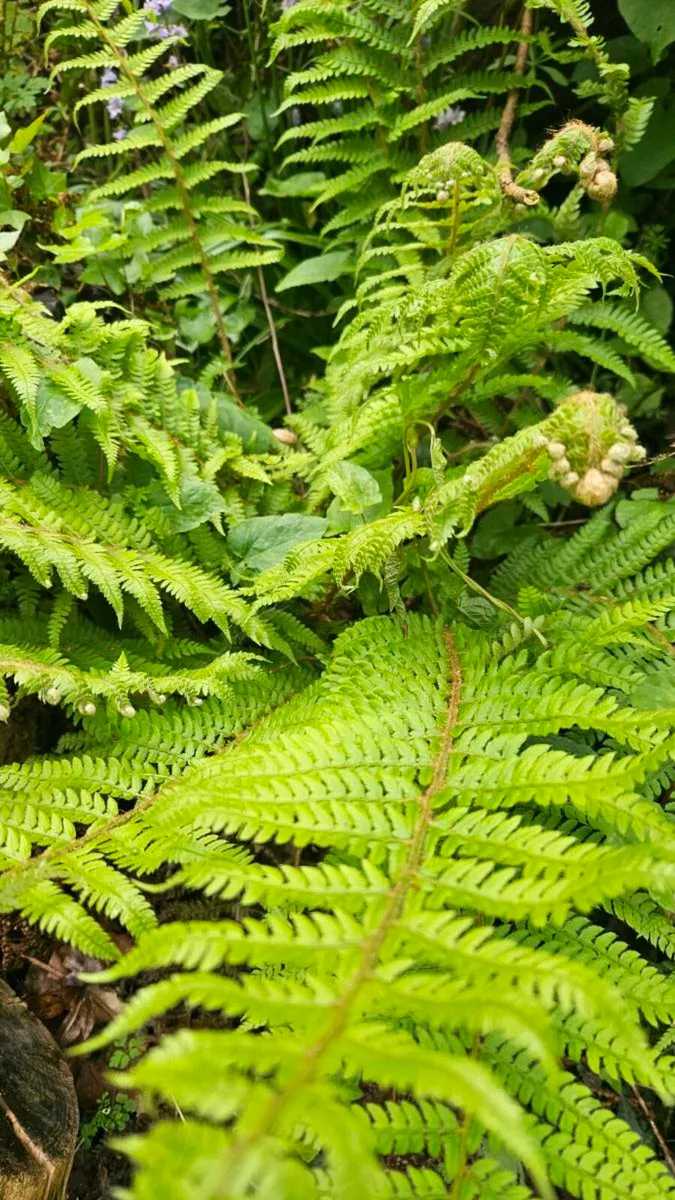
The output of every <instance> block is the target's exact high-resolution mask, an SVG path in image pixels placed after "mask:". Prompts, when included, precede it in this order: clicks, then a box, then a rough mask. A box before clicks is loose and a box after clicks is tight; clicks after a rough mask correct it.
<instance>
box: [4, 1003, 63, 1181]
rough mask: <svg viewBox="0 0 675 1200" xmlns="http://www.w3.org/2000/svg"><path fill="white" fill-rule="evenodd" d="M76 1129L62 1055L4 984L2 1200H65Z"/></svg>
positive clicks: (35, 1019) (23, 1005)
mask: <svg viewBox="0 0 675 1200" xmlns="http://www.w3.org/2000/svg"><path fill="white" fill-rule="evenodd" d="M77 1127H78V1111H77V1100H76V1097H75V1089H74V1087H73V1080H72V1076H71V1074H70V1070H69V1069H68V1066H67V1064H66V1061H65V1059H64V1057H63V1055H62V1054H61V1051H60V1050H59V1048H58V1046H57V1045H56V1042H55V1041H54V1039H53V1038H52V1037H51V1035H50V1034H49V1033H48V1032H47V1030H46V1029H45V1027H44V1025H43V1024H42V1022H41V1021H38V1019H37V1017H34V1016H33V1015H32V1013H30V1012H29V1011H28V1009H27V1008H26V1006H25V1004H22V1002H21V1001H20V1000H19V999H17V997H16V996H15V995H14V992H13V991H12V990H11V989H10V988H9V987H7V985H6V984H4V983H2V982H1V981H0V1197H2V1200H65V1195H66V1187H67V1185H68V1177H69V1175H70V1170H71V1167H72V1162H73V1157H74V1155H75V1145H76V1142H77Z"/></svg>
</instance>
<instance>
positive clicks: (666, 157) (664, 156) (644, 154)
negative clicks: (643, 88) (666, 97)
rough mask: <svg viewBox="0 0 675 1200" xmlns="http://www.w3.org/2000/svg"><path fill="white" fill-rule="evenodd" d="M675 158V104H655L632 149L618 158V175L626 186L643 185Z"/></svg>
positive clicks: (659, 102) (658, 102)
mask: <svg viewBox="0 0 675 1200" xmlns="http://www.w3.org/2000/svg"><path fill="white" fill-rule="evenodd" d="M674 159H675V105H673V104H671V105H669V106H668V107H665V106H664V105H663V104H662V103H661V101H660V100H658V101H657V102H656V104H655V105H654V111H653V112H652V115H651V117H650V118H649V124H648V125H647V128H646V130H645V133H644V137H643V138H642V139H641V140H640V142H639V143H638V145H637V146H636V147H635V149H634V150H631V151H629V153H628V154H624V155H622V157H621V162H620V164H619V165H620V171H621V178H622V179H623V181H624V183H627V184H628V186H629V187H631V188H635V187H642V185H643V184H645V183H649V181H650V180H651V179H655V178H656V176H657V175H659V174H660V173H661V171H663V170H664V168H665V167H667V166H669V165H670V163H671V162H672V161H673V160H674Z"/></svg>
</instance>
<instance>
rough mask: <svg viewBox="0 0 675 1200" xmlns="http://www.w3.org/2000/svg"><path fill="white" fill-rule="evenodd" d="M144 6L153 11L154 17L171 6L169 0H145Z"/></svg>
mask: <svg viewBox="0 0 675 1200" xmlns="http://www.w3.org/2000/svg"><path fill="white" fill-rule="evenodd" d="M144 7H145V8H147V9H148V10H149V11H150V12H151V13H154V14H155V16H156V17H159V16H160V15H161V14H162V13H164V12H168V10H169V9H170V8H171V0H145V5H144Z"/></svg>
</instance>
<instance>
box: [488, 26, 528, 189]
mask: <svg viewBox="0 0 675 1200" xmlns="http://www.w3.org/2000/svg"><path fill="white" fill-rule="evenodd" d="M531 33H532V9H531V8H525V9H523V15H522V18H521V21H520V35H521V38H522V41H521V42H519V44H518V50H517V51H516V62H515V66H514V68H513V69H514V72H515V74H516V75H524V74H525V67H526V65H527V56H528V54H529V52H530V45H529V38H530V35H531ZM519 97H520V89H519V88H512V90H511V91H510V92H509V94H508V96H507V98H506V104H505V105H504V111H503V113H502V119H501V122H500V125H499V129H498V131H497V137H496V139H495V141H496V145H497V166H498V170H499V182H500V184H501V188H502V191H503V192H504V195H505V196H509V198H510V199H511V200H513V201H514V203H515V204H527V205H530V206H531V205H534V204H538V203H539V194H538V193H537V192H533V191H530V190H528V188H523V187H520V186H519V185H518V184H517V183H516V182H515V181H514V178H513V171H512V169H511V152H510V150H509V138H510V137H511V130H512V129H513V122H514V121H515V119H516V113H517V112H518V100H519Z"/></svg>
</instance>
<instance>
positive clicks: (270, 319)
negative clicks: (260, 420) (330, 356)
mask: <svg viewBox="0 0 675 1200" xmlns="http://www.w3.org/2000/svg"><path fill="white" fill-rule="evenodd" d="M243 183H244V194H245V196H246V203H247V204H250V203H251V189H250V187H249V186H248V179H247V178H246V175H245V174H244V175H243ZM258 286H259V288H260V299H261V300H262V302H263V308H264V309H265V316H266V318H267V325H268V328H269V331H270V340H271V342H272V353H273V355H274V361H275V363H276V364H277V372H278V375H279V382H280V384H281V390H282V392H283V394H284V407H285V409H286V412H287V413H288V415H289V417H290V415H291V413H292V412H293V408H292V406H291V397H290V395H289V392H288V384H287V382H286V372H285V371H284V364H283V360H282V357H281V351H280V349H279V339H278V338H277V327H276V325H275V323H274V313H273V312H272V307H271V305H270V298H269V296H268V294H267V284H266V283H265V272H264V271H263V269H262V267H261V266H259V267H258Z"/></svg>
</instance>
